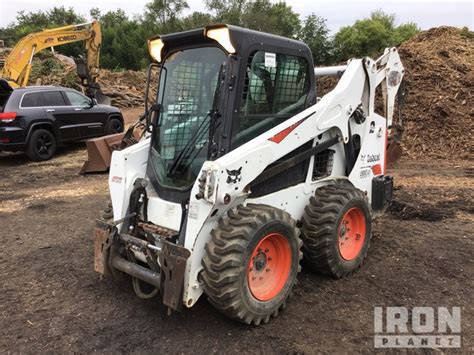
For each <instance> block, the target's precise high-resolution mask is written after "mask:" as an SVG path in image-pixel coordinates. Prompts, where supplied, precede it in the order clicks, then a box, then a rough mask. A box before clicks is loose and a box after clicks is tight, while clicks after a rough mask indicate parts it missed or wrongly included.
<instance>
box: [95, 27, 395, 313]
mask: <svg viewBox="0 0 474 355" xmlns="http://www.w3.org/2000/svg"><path fill="white" fill-rule="evenodd" d="M229 28H231V26H229ZM163 38H164V43H165V44H166V38H165V37H163ZM229 55H230V56H231V55H232V53H229ZM164 57H166V56H164ZM239 70H242V69H239ZM323 70H324V72H323V73H322V74H324V75H328V74H329V75H331V74H337V73H341V72H343V74H342V76H341V78H340V80H339V82H338V84H337V86H336V87H335V88H334V89H333V90H332V91H331V92H329V93H328V94H326V95H325V96H324V97H322V98H321V99H320V100H319V101H318V102H317V103H315V102H313V101H312V98H311V97H310V96H308V97H309V101H308V105H307V108H306V109H304V110H303V111H301V112H300V113H298V114H296V115H294V116H293V117H291V118H289V119H287V120H286V121H285V122H283V123H281V124H279V125H278V126H276V127H274V128H272V129H270V130H268V131H267V132H265V133H263V134H261V135H259V136H257V137H256V138H254V139H252V140H250V141H248V142H247V143H244V144H243V145H241V146H239V147H237V148H235V149H233V150H231V151H229V150H228V149H225V148H224V149H223V150H222V153H221V154H218V155H217V156H216V157H215V159H214V160H208V161H206V162H205V163H204V164H203V165H202V168H201V170H200V173H199V177H198V178H197V179H196V181H195V182H194V184H193V185H192V188H191V191H190V193H189V200H188V201H185V202H184V203H179V202H177V201H173V200H169V199H166V198H163V196H162V195H161V194H160V193H157V190H156V189H155V188H154V186H153V185H152V184H149V183H148V181H150V180H151V179H150V177H149V176H148V174H147V166H148V165H149V164H150V162H149V152H150V141H151V139H150V138H149V137H148V138H144V139H143V140H141V141H140V142H139V143H137V144H135V145H133V146H131V147H128V148H126V149H124V150H121V151H115V152H114V153H113V156H112V164H111V168H110V176H109V186H110V192H111V197H112V204H113V212H114V219H115V220H116V222H115V227H114V228H113V233H112V234H113V236H112V239H113V243H118V244H117V245H122V246H123V245H124V243H125V245H127V243H128V245H134V246H135V247H138V244H137V243H141V244H140V248H139V249H140V250H138V249H137V248H135V251H136V253H135V251H134V258H137V259H140V260H141V261H142V262H146V261H147V260H148V259H147V254H149V255H152V256H153V258H154V259H157V260H158V264H161V265H162V263H167V264H168V265H167V266H166V267H167V268H168V270H172V269H173V268H175V270H177V269H178V268H179V266H178V264H179V263H182V262H184V261H185V262H186V266H185V268H184V269H183V272H182V273H181V272H180V271H178V272H177V273H175V276H177V278H176V279H174V280H173V281H172V283H170V282H168V283H163V279H162V276H157V275H156V270H153V268H148V269H147V268H146V267H145V268H143V269H145V270H144V272H146V273H148V274H147V276H146V277H140V275H139V273H132V272H129V271H127V270H130V268H132V267H134V266H132V265H130V264H134V262H133V261H130V260H125V261H120V262H121V263H122V265H119V264H118V263H117V262H114V261H112V262H109V266H111V267H112V268H117V269H119V270H121V271H124V272H126V273H129V274H132V275H133V276H134V277H137V278H139V279H141V280H144V281H147V280H149V278H152V277H155V279H154V280H155V281H154V282H149V283H151V284H154V285H155V284H159V285H160V287H161V288H163V287H164V288H168V289H167V290H163V289H162V290H161V291H162V293H163V294H164V295H167V296H166V298H167V300H166V301H165V304H166V305H168V306H169V307H170V308H172V309H179V305H178V304H177V303H176V302H175V300H176V299H178V298H179V299H181V302H178V303H181V304H184V305H185V306H186V307H191V306H193V305H194V304H195V303H196V302H197V300H198V299H199V297H200V296H201V294H202V292H203V288H202V282H201V280H200V273H201V272H202V270H203V268H202V265H201V263H202V260H203V257H204V255H205V246H206V244H207V243H208V242H209V240H210V236H211V231H212V230H213V229H215V228H216V227H217V224H218V221H219V219H220V218H222V217H223V216H225V215H226V214H227V213H228V211H230V210H232V209H234V208H236V207H237V206H239V205H242V204H247V203H253V204H264V205H268V206H273V207H275V208H278V209H281V210H283V211H286V212H287V213H289V214H290V215H291V217H292V218H293V219H294V220H300V219H301V216H302V214H303V211H304V208H305V206H306V205H307V204H308V201H309V199H310V197H311V196H313V195H314V193H315V191H316V190H317V189H318V188H320V187H322V186H325V185H329V184H334V183H336V182H340V181H343V182H345V183H346V184H349V185H352V186H354V187H355V188H357V189H359V190H361V191H363V192H364V193H365V195H366V197H367V200H368V202H369V203H370V202H372V201H374V200H375V199H377V201H379V202H380V201H382V206H380V203H379V202H378V204H377V208H379V209H378V210H375V209H374V208H373V214H377V212H380V211H382V210H383V207H384V206H385V205H386V202H387V201H386V199H385V197H384V196H385V195H383V196H380V195H379V194H380V193H381V192H380V191H381V190H380V189H375V190H374V189H373V186H374V181H378V180H380V179H382V180H383V181H385V180H384V179H383V177H384V175H385V174H386V156H385V152H386V146H387V136H388V132H389V129H390V125H391V121H392V116H393V107H394V103H395V95H396V93H397V90H398V87H399V85H400V82H401V80H402V77H403V74H404V69H403V66H402V64H401V61H400V58H399V55H398V52H397V50H396V49H395V48H388V49H386V50H385V51H384V54H383V55H382V56H381V57H380V58H379V59H377V60H372V59H370V58H364V59H352V60H350V61H349V62H348V64H347V65H346V66H343V67H336V68H331V67H330V68H325V69H323ZM319 73H321V70H319V69H317V70H315V76H317V75H318V74H319ZM234 75H235V73H233V72H232V71H229V73H228V74H227V75H226V77H225V80H226V85H225V86H223V88H224V89H223V90H226V92H225V93H224V94H221V95H222V96H223V97H225V96H226V95H229V89H230V90H232V89H233V86H232V85H229V81H230V83H234V85H235V80H236V77H235V76H234ZM233 80H234V81H233ZM312 80H314V78H313V79H312ZM379 86H381V87H382V93H383V97H384V106H385V108H386V117H383V116H381V115H379V114H377V113H376V112H375V110H374V107H375V100H376V89H377V87H379ZM234 97H237V96H235V95H234ZM223 102H224V100H223ZM225 103H226V105H228V104H229V101H225ZM230 122H232V120H230V119H228V120H225V121H224V124H223V127H224V129H225V126H226V125H228V124H229V123H230ZM355 136H358V138H357V139H358V140H360V147H359V149H357V150H355V149H354V142H353V140H354V139H355ZM304 145H308V146H309V148H308V149H306V150H304V151H303V152H300V153H298V154H296V156H293V157H292V158H291V159H289V160H286V161H284V162H281V159H282V158H283V157H285V156H287V155H288V153H289V152H293V151H295V150H297V149H298V148H300V147H302V146H304ZM224 146H225V145H224ZM229 147H230V145H229ZM327 149H331V151H332V152H333V153H332V155H333V159H332V162H331V169H330V173H329V174H328V175H327V176H325V177H323V178H315V177H314V174H313V172H314V168H315V164H316V159H315V157H316V155H317V154H318V153H321V152H322V151H324V150H327ZM301 159H303V160H308V159H309V165H308V169H307V173H306V177H305V179H304V181H302V182H299V183H296V184H293V185H291V186H287V187H285V188H282V189H280V190H277V191H274V192H271V193H268V194H263V195H261V196H253V195H252V184H255V183H256V182H263V181H266V180H269V179H271V178H272V177H274V176H275V175H276V174H278V173H281V172H282V171H283V170H284V169H288V168H291V167H292V166H294V165H292V164H297V163H295V162H297V161H301ZM137 181H146V183H144V184H143V185H144V186H142V188H143V189H144V190H142V193H141V195H140V196H141V197H140V198H141V199H142V201H146V206H145V207H144V205H143V204H142V205H139V206H138V207H137V205H136V204H134V203H131V200H133V201H136V199H132V198H131V196H132V197H133V196H134V191H135V192H136V190H135V189H136V182H137ZM382 190H383V189H382ZM138 200H140V199H138ZM132 205H133V206H134V207H133V206H132ZM143 213H145V215H146V221H145V222H146V223H149V224H151V225H153V226H159V228H163V230H166V231H170V232H169V233H168V232H166V233H153V232H147V231H146V230H145V233H144V237H143V238H139V240H141V241H140V242H137V243H134V241H133V239H130V238H129V235H130V233H131V232H133V229H134V228H130V226H131V224H130V222H129V221H130V220H131V219H132V218H135V216H137V215H140V214H141V215H143ZM173 231H174V234H173ZM99 234H100V233H99ZM96 238H97V234H96ZM144 240H148V242H144ZM113 243H112V244H111V245H113ZM98 244H99V246H98V247H97V248H96V253H98V255H99V256H98V258H99V259H100V258H103V257H104V256H103V255H102V254H104V253H107V250H109V249H110V248H108V246H107V245H105V244H100V243H98ZM170 245H173V248H174V249H173V248H171V247H170ZM104 246H105V247H104ZM168 249H169V250H174V254H175V255H174V259H173V258H171V257H170V256H169V255H170V252H169V251H168V252H167V254H165V253H164V251H165V250H168ZM143 250H145V251H146V252H143ZM163 255H165V256H163ZM177 256H179V257H177ZM163 257H164V258H165V259H163ZM178 261H179V262H178ZM147 270H148V271H147ZM97 271H99V272H102V273H105V272H106V267H104V268H102V269H101V270H97ZM142 271H143V270H142ZM181 277H182V280H181V279H180V278H181ZM147 282H148V281H147ZM178 284H181V285H182V287H176V285H178ZM171 289H172V290H173V291H170V290H171ZM169 292H171V295H172V296H170V293H169Z"/></svg>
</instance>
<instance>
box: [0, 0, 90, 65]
mask: <svg viewBox="0 0 474 355" xmlns="http://www.w3.org/2000/svg"><path fill="white" fill-rule="evenodd" d="M84 22H86V19H85V18H84V17H83V16H81V15H79V14H76V13H75V11H74V9H73V8H72V7H70V8H68V9H66V8H65V7H64V6H61V7H53V8H52V9H51V10H48V11H44V12H43V11H39V12H25V11H20V12H19V13H18V15H17V17H16V24H12V25H10V26H9V28H11V29H12V31H11V33H12V34H13V35H12V36H9V37H8V38H7V39H8V41H7V44H8V45H9V46H14V45H15V43H16V42H18V41H19V40H20V39H21V38H22V37H24V36H26V35H28V34H30V33H33V32H38V31H41V30H43V29H46V28H55V27H61V26H66V25H71V24H75V23H84ZM1 35H2V33H1V32H0V36H1ZM57 51H58V52H59V53H61V54H64V55H67V56H77V55H79V54H81V53H83V52H84V43H80V42H79V43H70V44H66V45H64V46H60V47H57Z"/></svg>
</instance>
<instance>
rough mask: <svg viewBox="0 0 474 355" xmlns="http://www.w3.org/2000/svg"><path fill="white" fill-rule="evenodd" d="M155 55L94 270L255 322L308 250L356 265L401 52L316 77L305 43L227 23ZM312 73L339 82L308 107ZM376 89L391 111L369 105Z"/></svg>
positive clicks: (381, 168)
mask: <svg viewBox="0 0 474 355" xmlns="http://www.w3.org/2000/svg"><path fill="white" fill-rule="evenodd" d="M149 49H150V54H151V55H152V57H153V58H154V59H155V60H156V61H157V62H159V63H160V80H159V86H158V94H157V98H156V104H155V105H153V107H152V109H151V110H150V111H151V114H150V116H151V119H150V123H149V133H148V134H146V135H145V137H144V138H143V139H142V140H141V141H140V142H139V143H137V144H135V145H132V146H130V147H128V148H126V149H124V150H121V151H115V152H114V153H113V157H112V164H111V169H110V176H109V186H110V193H111V199H112V205H111V208H110V209H108V210H106V211H105V212H106V213H105V214H104V216H103V218H102V219H100V220H98V221H97V227H96V230H95V269H96V271H98V272H100V273H102V274H104V275H111V276H113V277H114V278H115V279H121V278H123V277H124V275H125V274H128V275H130V276H131V278H132V284H133V288H134V290H135V292H136V294H137V295H138V296H139V297H142V298H150V297H153V296H155V295H156V294H157V293H158V292H159V293H161V296H162V299H163V303H164V304H165V305H166V306H168V307H169V309H174V310H178V309H180V308H181V307H182V305H185V306H186V307H191V306H193V305H194V304H195V303H196V301H197V300H198V298H199V297H200V296H201V295H202V294H203V293H205V294H206V295H207V297H208V299H209V301H210V302H211V303H212V304H213V305H214V306H215V307H216V308H217V309H219V310H220V311H221V312H223V313H224V314H226V315H228V316H229V317H231V318H234V319H237V320H239V321H242V322H245V323H248V324H251V323H253V324H260V323H261V322H265V323H266V322H268V320H269V319H270V317H272V316H276V315H277V314H278V312H279V311H280V310H281V309H282V308H284V307H285V305H286V302H287V299H288V297H289V295H290V293H291V291H292V288H293V286H294V284H295V282H296V276H297V273H298V272H299V270H300V261H301V259H302V257H303V254H304V255H305V261H306V263H305V265H307V266H308V267H309V268H311V269H313V270H315V271H319V272H322V273H325V274H328V275H330V276H332V277H335V278H340V277H344V276H346V275H348V274H350V273H351V272H353V271H355V270H357V269H358V268H359V267H360V266H361V264H362V261H363V259H364V258H365V256H366V254H367V249H368V246H369V240H370V236H371V221H372V218H373V217H374V216H375V215H376V214H377V213H379V212H381V211H383V209H384V207H385V205H386V203H387V202H388V201H389V200H390V198H391V191H392V184H393V183H392V179H391V178H390V177H389V176H386V175H385V170H386V168H385V151H386V145H387V134H388V130H389V127H390V123H391V117H392V115H393V105H394V100H395V94H396V92H397V90H398V86H399V85H400V81H401V79H402V76H403V66H402V64H401V62H400V58H399V56H398V53H397V51H396V49H395V48H392V49H387V50H386V51H385V52H384V54H383V55H382V57H380V58H379V59H378V60H377V61H374V60H372V59H370V58H364V59H352V60H350V61H349V62H348V64H347V66H342V67H328V68H322V69H316V71H315V69H314V68H313V65H312V63H313V60H312V55H311V52H310V50H309V48H308V47H307V46H306V45H305V44H304V43H301V42H298V41H295V40H291V39H287V38H282V37H278V36H274V35H270V34H265V33H260V32H256V31H250V30H246V29H242V28H238V27H234V26H225V25H220V26H209V27H206V28H204V29H198V30H193V31H187V32H182V33H177V34H171V35H166V36H161V37H156V38H152V39H150V40H149ZM342 73H343V74H342ZM319 74H323V75H327V74H332V75H336V74H342V77H341V78H340V81H339V82H338V84H337V86H336V87H335V88H334V89H333V90H332V91H331V92H330V93H328V94H327V95H325V96H324V97H323V98H321V99H320V100H317V99H316V94H317V90H316V84H315V76H317V75H319ZM378 86H381V87H382V93H383V97H384V100H385V103H384V107H385V111H386V114H385V115H386V116H385V117H383V116H381V115H379V114H377V113H375V112H374V100H375V90H376V88H377V87H378Z"/></svg>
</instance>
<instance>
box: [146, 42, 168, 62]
mask: <svg viewBox="0 0 474 355" xmlns="http://www.w3.org/2000/svg"><path fill="white" fill-rule="evenodd" d="M164 46H165V44H164V43H163V41H162V40H161V38H156V39H152V40H148V51H149V52H150V55H151V57H152V58H153V59H154V60H156V61H157V62H161V49H162V48H163V47H164Z"/></svg>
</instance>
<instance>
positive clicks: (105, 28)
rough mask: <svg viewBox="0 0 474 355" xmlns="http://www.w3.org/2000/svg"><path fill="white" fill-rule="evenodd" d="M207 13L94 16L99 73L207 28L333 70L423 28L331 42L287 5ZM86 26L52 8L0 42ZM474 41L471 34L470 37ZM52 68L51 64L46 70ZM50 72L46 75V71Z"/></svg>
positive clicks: (78, 50)
mask: <svg viewBox="0 0 474 355" xmlns="http://www.w3.org/2000/svg"><path fill="white" fill-rule="evenodd" d="M205 4H206V7H207V10H208V11H209V12H208V13H204V12H192V13H189V12H186V10H188V9H189V5H188V3H187V1H186V0H151V1H150V2H149V3H148V4H147V5H146V6H145V9H144V12H143V14H142V15H140V16H134V17H130V16H127V14H125V12H124V11H123V10H120V9H119V10H116V11H108V12H106V13H101V11H100V10H99V9H98V8H92V9H91V10H90V18H94V19H97V20H99V21H100V22H101V26H102V47H101V67H103V68H108V69H112V70H121V69H133V70H139V69H143V68H145V67H146V66H147V65H148V63H149V61H150V58H149V56H148V50H147V45H146V39H147V38H149V37H151V36H153V35H156V34H167V33H172V32H178V31H184V30H189V29H194V28H200V27H203V26H206V25H209V24H215V23H227V24H231V25H236V26H242V27H245V28H250V29H254V30H258V31H264V32H269V33H273V34H277V35H281V36H284V37H289V38H295V39H299V40H301V41H303V42H305V43H306V44H307V45H308V46H309V47H310V49H311V51H312V53H313V58H314V63H315V64H316V65H324V64H331V63H333V62H339V61H342V60H346V59H348V58H351V57H354V56H357V57H360V56H367V55H370V56H374V55H377V54H378V53H380V52H381V51H382V50H383V48H385V47H387V46H393V45H398V44H400V43H402V42H403V41H406V40H407V39H409V38H411V37H412V36H413V35H415V34H416V33H417V32H419V28H418V26H417V25H416V24H414V23H411V22H409V23H404V24H401V25H399V26H396V18H395V16H394V15H391V14H386V13H384V12H382V11H381V10H377V11H374V12H373V13H372V14H371V15H370V17H369V18H366V19H362V20H358V21H356V22H355V23H354V24H353V25H352V26H346V27H343V28H341V29H340V30H339V32H337V33H336V35H335V36H333V37H331V36H330V34H329V30H328V28H327V25H326V20H325V19H324V18H322V17H320V16H317V15H315V14H311V15H309V16H307V17H305V18H304V19H300V17H299V15H298V14H297V13H295V12H294V11H293V9H292V8H291V6H289V5H288V4H287V3H285V2H284V1H279V2H275V1H271V0H205ZM83 22H87V19H86V18H84V17H83V16H82V15H80V14H77V13H76V12H75V11H74V9H73V8H68V9H66V8H65V7H63V6H62V7H54V8H53V9H52V10H48V11H39V12H28V13H27V12H25V11H21V12H19V13H18V15H17V17H16V21H15V23H12V24H10V25H9V26H7V27H6V28H0V38H1V39H3V40H5V42H6V43H5V44H6V46H13V45H14V44H15V43H16V42H17V41H18V40H19V39H20V38H22V37H23V36H25V35H27V34H29V33H32V32H36V31H40V30H42V29H44V28H54V27H59V26H64V25H71V24H77V23H83ZM470 35H472V32H469V31H467V32H466V37H469V36H470ZM56 50H57V51H58V52H60V53H62V54H65V55H68V56H77V55H79V54H84V43H82V42H77V43H72V44H68V45H65V46H58V47H57V48H56ZM46 65H49V64H46ZM44 70H46V69H44Z"/></svg>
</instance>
